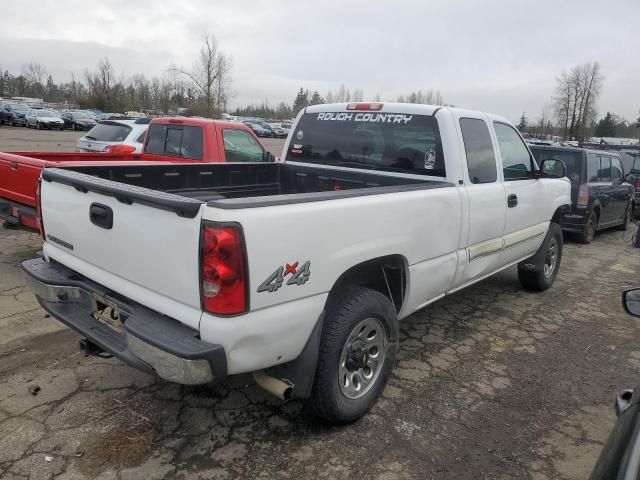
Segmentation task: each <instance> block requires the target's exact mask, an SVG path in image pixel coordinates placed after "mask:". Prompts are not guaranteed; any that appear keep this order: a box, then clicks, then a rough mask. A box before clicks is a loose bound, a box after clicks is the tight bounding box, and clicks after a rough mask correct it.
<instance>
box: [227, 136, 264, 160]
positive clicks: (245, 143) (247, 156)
mask: <svg viewBox="0 0 640 480" xmlns="http://www.w3.org/2000/svg"><path fill="white" fill-rule="evenodd" d="M222 139H223V141H224V156H225V161H227V162H264V161H265V160H266V158H265V155H264V150H263V149H262V147H261V146H260V144H259V143H258V142H257V141H256V139H255V138H254V137H253V136H252V135H251V134H250V133H249V132H245V131H244V130H238V129H232V128H225V129H223V130H222Z"/></svg>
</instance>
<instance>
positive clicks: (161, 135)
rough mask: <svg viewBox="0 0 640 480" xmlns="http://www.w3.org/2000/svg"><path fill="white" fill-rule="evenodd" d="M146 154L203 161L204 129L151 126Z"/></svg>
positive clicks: (183, 126) (186, 126) (181, 126)
mask: <svg viewBox="0 0 640 480" xmlns="http://www.w3.org/2000/svg"><path fill="white" fill-rule="evenodd" d="M147 138H148V140H147V145H146V146H145V149H144V151H145V153H151V154H154V155H167V156H170V157H181V158H189V159H192V160H202V128H201V127H196V126H192V125H161V124H160V125H150V126H149V134H148V135H147Z"/></svg>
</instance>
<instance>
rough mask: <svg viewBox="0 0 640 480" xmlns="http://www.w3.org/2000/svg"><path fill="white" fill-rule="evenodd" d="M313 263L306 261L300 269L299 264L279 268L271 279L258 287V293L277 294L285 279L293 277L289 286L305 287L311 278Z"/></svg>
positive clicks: (270, 276) (288, 283)
mask: <svg viewBox="0 0 640 480" xmlns="http://www.w3.org/2000/svg"><path fill="white" fill-rule="evenodd" d="M310 266H311V262H310V261H308V260H307V261H306V262H305V263H303V264H302V266H300V267H299V268H298V262H295V263H292V264H288V263H286V264H285V265H284V267H278V268H277V270H276V271H275V272H273V273H272V274H271V275H269V277H268V278H267V279H266V280H265V281H264V282H262V284H261V285H260V286H259V287H258V293H261V292H277V291H278V289H279V288H280V287H281V286H282V283H283V282H284V280H285V278H287V276H289V275H291V277H290V278H289V280H287V285H304V284H305V283H307V282H308V281H309V278H310V277H311V270H310Z"/></svg>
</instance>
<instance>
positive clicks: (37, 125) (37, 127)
mask: <svg viewBox="0 0 640 480" xmlns="http://www.w3.org/2000/svg"><path fill="white" fill-rule="evenodd" d="M40 129H41V127H40V122H36V130H40Z"/></svg>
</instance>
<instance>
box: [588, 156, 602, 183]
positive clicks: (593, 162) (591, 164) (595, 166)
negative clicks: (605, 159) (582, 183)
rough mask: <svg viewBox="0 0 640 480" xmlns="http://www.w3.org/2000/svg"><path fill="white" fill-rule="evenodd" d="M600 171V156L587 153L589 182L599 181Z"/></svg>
mask: <svg viewBox="0 0 640 480" xmlns="http://www.w3.org/2000/svg"><path fill="white" fill-rule="evenodd" d="M599 171H600V157H596V156H595V155H594V154H593V153H587V182H597V181H598V173H599Z"/></svg>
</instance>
